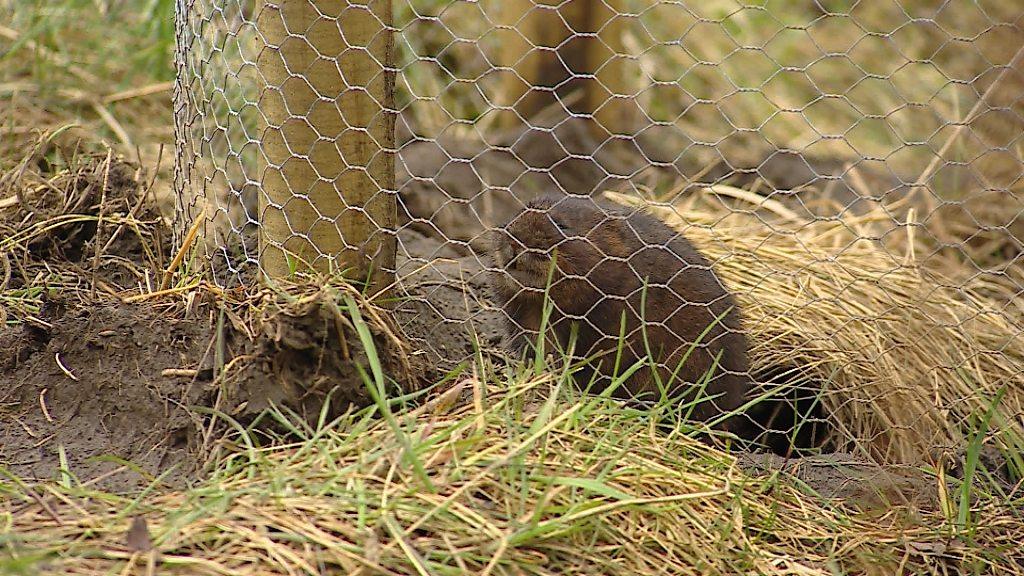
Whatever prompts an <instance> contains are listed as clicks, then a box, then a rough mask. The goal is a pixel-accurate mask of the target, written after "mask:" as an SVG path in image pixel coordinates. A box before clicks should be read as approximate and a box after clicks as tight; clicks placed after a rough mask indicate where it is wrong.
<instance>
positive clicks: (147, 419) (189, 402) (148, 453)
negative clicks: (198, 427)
mask: <svg viewBox="0 0 1024 576" xmlns="http://www.w3.org/2000/svg"><path fill="white" fill-rule="evenodd" d="M40 316H41V318H40V320H42V321H43V322H45V323H46V324H48V327H39V326H35V325H21V326H15V327H11V328H6V329H3V330H0V357H2V358H5V362H4V363H3V364H2V365H0V374H2V375H0V381H3V383H4V384H3V385H2V386H0V390H2V392H0V462H2V464H3V466H5V467H6V468H8V469H9V470H10V471H11V472H13V473H14V474H16V475H19V476H23V477H30V478H54V477H57V475H58V474H59V469H60V468H61V466H62V465H61V461H62V460H65V461H66V465H67V469H68V471H69V472H70V473H71V474H73V475H74V476H75V477H76V478H78V479H79V480H81V481H86V480H90V479H99V481H98V484H99V485H101V486H104V487H107V488H115V489H119V488H125V487H128V486H133V485H137V484H139V483H140V482H141V483H145V482H148V481H149V480H150V479H151V478H152V477H154V476H157V475H159V474H161V473H167V474H168V475H167V477H166V480H167V481H169V482H172V483H175V482H178V481H180V480H181V479H183V478H185V477H186V476H187V474H188V473H189V472H190V470H189V465H188V463H187V459H186V457H185V456H186V452H187V445H188V432H189V430H190V429H191V426H192V420H191V416H190V415H189V412H188V411H187V410H186V409H185V407H187V406H193V405H197V404H201V403H203V402H204V401H205V398H207V397H208V396H209V390H208V389H207V388H206V386H204V385H203V383H200V382H187V383H184V384H183V383H182V382H181V380H180V379H179V378H174V377H169V376H165V375H163V373H164V371H165V370H175V369H179V368H181V367H183V366H192V365H194V364H195V363H196V361H197V360H198V359H201V358H203V357H204V353H205V350H206V348H207V344H208V341H209V333H210V326H209V322H208V321H206V320H205V319H204V318H202V317H195V318H188V319H179V318H173V317H169V316H168V315H167V314H165V313H163V312H162V311H161V310H160V309H159V308H157V307H152V306H142V305H126V304H116V303H99V304H97V305H95V306H91V307H80V306H77V305H74V304H70V303H68V302H67V301H62V300H56V301H52V302H47V303H46V304H45V305H44V306H43V310H42V312H41V314H40ZM118 459H120V460H123V461H128V462H131V463H132V464H133V465H134V466H137V471H136V472H131V471H128V470H125V469H124V468H123V467H122V462H119V461H118ZM172 468H173V469H172Z"/></svg>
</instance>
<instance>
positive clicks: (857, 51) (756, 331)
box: [174, 0, 1024, 453]
mask: <svg viewBox="0 0 1024 576" xmlns="http://www.w3.org/2000/svg"><path fill="white" fill-rule="evenodd" d="M176 22H177V25H176V34H177V51H176V65H177V71H178V75H177V83H176V88H175V94H174V111H175V129H176V149H177V169H176V190H177V194H178V204H177V215H178V218H177V222H176V227H177V236H178V239H179V242H180V241H183V239H184V238H186V237H187V236H189V234H188V232H190V231H195V232H198V234H197V237H198V240H197V246H198V248H199V255H200V256H201V257H202V259H201V261H202V262H203V263H204V264H203V265H204V266H207V267H208V270H209V272H210V274H211V277H212V278H213V280H214V281H215V282H217V283H218V284H221V285H225V286H232V285H237V284H250V283H252V282H253V281H255V280H256V279H257V278H258V277H259V272H261V271H262V272H267V273H271V274H272V275H273V274H276V273H280V271H281V270H282V269H285V270H290V269H294V268H295V265H296V262H297V261H306V262H312V263H313V264H314V265H315V266H320V267H321V268H322V267H323V266H335V267H336V268H338V269H341V268H345V267H346V266H353V265H354V266H356V267H357V268H359V267H361V266H364V265H365V264H366V263H367V262H369V263H372V264H371V265H372V266H373V267H374V268H375V269H376V270H377V271H378V272H379V273H383V274H384V275H385V277H386V278H388V279H389V281H390V278H391V277H392V275H393V277H394V278H395V284H396V286H397V287H398V288H399V289H400V292H401V293H402V295H403V299H402V304H400V305H399V307H398V309H397V310H396V317H397V318H398V319H399V321H400V323H402V324H403V326H405V327H406V328H408V329H409V332H410V338H411V339H412V340H413V341H414V344H416V345H417V347H418V348H419V350H420V352H421V353H423V354H426V355H427V356H428V358H430V359H431V361H433V362H435V363H438V364H446V365H451V364H454V363H457V362H460V361H462V360H465V359H467V358H470V357H472V355H473V353H474V347H473V343H472V341H471V339H467V337H466V335H467V334H469V335H472V336H473V338H475V339H476V341H477V342H479V343H480V344H481V345H483V346H485V347H493V346H497V345H498V344H499V340H500V333H501V326H502V316H503V315H505V312H504V311H503V310H502V309H501V307H500V306H498V303H497V302H496V301H495V298H493V297H492V296H493V294H492V293H491V291H490V289H489V288H488V278H490V277H491V274H493V273H494V272H495V271H496V269H497V267H498V266H497V264H496V263H495V260H494V257H493V256H492V243H493V240H494V238H495V236H494V231H495V230H498V229H501V228H502V227H503V226H504V225H505V223H506V222H508V221H509V220H510V219H512V217H513V216H515V215H516V214H517V213H518V212H519V211H520V210H521V209H522V208H523V206H524V205H525V204H526V203H527V202H528V201H529V200H530V199H532V198H534V197H536V196H538V195H540V194H543V193H554V194H556V195H557V194H561V195H581V196H601V197H603V198H605V199H607V200H609V201H612V202H614V203H617V204H618V205H621V206H634V207H636V206H639V204H637V203H638V202H640V201H642V202H643V205H644V206H646V207H647V210H648V211H650V212H653V213H654V214H655V215H656V216H657V217H658V219H659V220H661V221H663V222H665V223H667V224H668V225H670V226H672V227H673V229H674V230H675V231H677V232H682V233H683V234H685V235H686V237H687V238H689V239H690V240H691V241H692V242H693V243H694V245H696V246H697V248H698V249H700V251H701V252H702V253H703V254H704V255H705V256H706V257H707V259H708V261H709V262H710V263H711V264H712V265H713V267H714V270H715V272H716V274H717V275H718V277H719V278H720V279H721V281H722V282H723V283H724V284H725V285H726V286H727V287H728V288H729V289H730V291H732V292H733V293H734V294H735V296H736V299H737V303H738V304H739V307H740V310H741V311H742V316H743V331H744V332H745V333H746V334H747V336H748V339H749V346H750V362H751V365H750V371H751V372H752V373H753V374H755V376H756V377H757V379H758V380H759V381H762V382H774V383H779V382H786V383H788V384H789V385H793V384H794V383H803V384H807V385H808V386H809V387H811V388H812V389H813V390H814V391H815V394H817V395H816V396H815V398H813V399H810V400H804V401H801V402H802V404H801V405H802V406H804V408H805V409H806V413H801V414H800V415H798V417H796V420H800V421H808V420H812V421H813V420H815V419H816V418H818V417H816V416H810V415H809V414H811V413H812V412H814V410H815V408H816V407H817V408H821V407H822V406H824V407H825V408H827V411H828V413H830V414H840V415H842V414H849V415H853V416H857V415H860V414H862V413H863V412H865V411H867V410H868V408H867V407H868V406H872V410H874V411H876V412H878V415H877V417H874V418H854V417H850V418H846V419H844V418H838V419H833V421H832V425H833V426H835V422H836V421H838V422H847V423H849V422H856V423H857V424H856V425H854V424H850V428H849V429H845V430H840V432H842V433H843V434H845V435H846V436H847V437H851V438H859V439H862V440H863V439H867V440H868V441H874V440H878V441H879V442H880V443H881V444H882V445H883V446H884V448H883V451H886V452H887V453H902V451H905V450H909V449H907V448H906V446H904V445H903V444H906V443H907V442H909V443H914V442H917V443H918V444H925V445H936V444H942V443H943V442H947V441H952V440H951V439H953V440H955V438H956V437H957V436H956V432H955V430H956V429H958V427H959V426H960V425H961V424H963V423H965V422H967V421H969V420H970V419H971V418H975V417H976V412H977V409H978V407H979V406H984V405H985V403H986V402H990V401H991V398H992V397H993V396H994V395H995V394H996V392H997V391H998V390H999V389H1000V387H1002V386H1004V385H1007V384H1011V383H1013V382H1015V381H1017V380H1019V379H1020V378H1021V377H1024V372H1022V350H1021V345H1020V340H1021V338H1020V335H1021V325H1022V322H1021V318H1022V317H1024V316H1022V315H1024V304H1022V303H1021V298H1020V297H1019V296H1020V294H1021V292H1022V291H1024V273H1022V268H1021V261H1020V260H1021V256H1020V254H1021V246H1022V244H1021V243H1022V241H1024V199H1022V198H1024V197H1022V194H1024V180H1022V174H1024V164H1022V161H1021V158H1022V154H1021V152H1022V146H1024V141H1022V134H1024V99H1022V95H1024V90H1022V88H1024V72H1022V71H1024V67H1022V47H1024V29H1022V15H1021V12H1020V10H1019V8H1017V7H1015V6H1014V2H1010V1H996V0H991V1H987V2H982V1H977V2H934V1H925V0H902V1H894V0H879V1H874V0H872V1H870V2H865V1H860V2H858V1H853V0H845V1H843V0H837V1H828V2H826V1H824V0H809V1H806V2H771V1H769V2H763V1H761V2H755V1H750V2H743V1H738V0H702V1H696V0H693V1H691V0H685V1H654V0H563V1H561V2H558V1H541V0H534V1H524V0H501V1H499V0H488V1H485V0H480V1H460V0H395V1H394V2H390V1H379V0H367V1H364V2H346V1H343V0H265V1H260V0H179V2H178V3H177V14H176ZM570 218H575V216H570ZM596 228H598V227H594V226H590V227H589V228H588V229H586V230H577V231H576V232H575V233H576V234H577V235H581V236H587V234H588V233H589V232H593V230H595V229H596ZM538 233H539V232H538ZM646 239H647V238H641V240H646ZM601 242H603V241H597V243H599V244H600V243H601ZM526 243H527V244H529V242H526ZM590 245H591V246H594V242H593V238H591V243H590ZM626 245H627V246H632V244H629V243H627V244H626ZM537 246H539V244H538V245H536V246H534V247H535V248H536V247H537ZM528 247H529V246H527V248H528ZM598 248H600V249H601V251H602V252H603V253H606V254H605V256H606V261H612V262H619V263H623V262H625V263H626V264H627V265H626V266H625V267H623V266H620V267H618V268H612V269H613V270H615V271H617V272H621V273H624V274H626V275H627V276H628V275H630V274H632V275H634V276H636V277H637V278H640V277H642V276H644V275H645V274H646V275H648V276H650V273H651V272H652V269H657V270H658V271H659V274H662V276H663V275H664V273H665V270H668V271H669V272H671V274H670V276H671V278H675V277H676V276H677V275H678V274H679V272H678V270H677V269H679V268H680V267H681V264H680V262H679V261H678V260H676V261H671V260H669V261H664V262H663V261H658V260H655V262H654V263H653V264H652V263H651V262H647V263H646V264H639V263H638V262H639V260H637V261H636V262H633V261H631V260H630V256H631V255H629V254H625V255H623V254H617V253H612V252H613V251H612V250H611V249H606V247H605V246H603V245H602V246H598ZM637 251H638V252H639V251H642V250H641V249H638V250H637ZM286 254H287V256H286ZM499 264H500V262H499ZM645 267H646V268H645ZM598 268H599V266H597V265H596V264H595V265H594V266H592V267H591V268H590V269H589V270H583V271H578V272H579V275H580V276H582V277H584V278H582V280H583V281H586V282H587V286H588V287H589V289H590V290H594V289H597V288H604V287H607V286H614V283H611V284H609V282H608V281H607V278H603V279H600V280H599V279H595V278H589V277H588V274H589V273H590V272H594V276H599V275H601V274H604V273H605V272H607V270H604V271H603V272H595V270H597V269H598ZM638 269H639V271H638ZM275 271H276V272H275ZM684 274H685V273H684ZM655 276H657V275H655ZM662 276H658V277H659V278H662ZM648 279H649V278H648ZM578 280H580V279H578ZM623 282H626V280H623ZM664 282H667V283H669V284H671V282H672V281H671V280H664ZM667 289H668V290H669V292H672V293H673V294H676V292H673V290H674V289H675V285H670V286H667ZM630 293H631V294H635V291H632V292H630ZM676 295H677V296H679V297H678V298H677V300H678V301H679V306H680V308H682V307H683V306H684V304H683V302H684V300H685V298H683V297H682V296H680V295H678V294H676ZM609 296H611V297H614V298H619V299H620V302H621V303H622V305H621V306H620V307H619V308H616V309H615V310H619V309H629V306H630V305H632V304H635V302H633V300H631V298H632V297H631V296H628V295H625V294H615V295H609ZM705 303H706V302H705ZM558 304H559V303H558V302H556V307H557V305H558ZM561 304H563V305H564V304H565V303H564V302H563V303H561ZM691 304H692V303H691ZM697 304H701V302H697ZM570 315H571V314H570ZM577 317H578V318H581V319H582V320H583V321H584V323H586V322H590V323H591V324H590V327H591V328H592V329H596V328H595V325H594V324H593V318H592V316H590V317H588V316H587V315H586V314H585V313H582V312H579V311H577ZM660 327H661V328H663V329H667V330H668V331H669V332H671V331H672V330H673V329H674V326H673V325H672V323H671V322H670V321H669V320H665V318H662V320H661V323H660ZM676 336H678V338H679V339H685V338H683V336H679V335H676ZM667 338H668V339H669V340H671V339H672V338H671V337H667ZM822 388H824V389H830V390H836V391H837V393H836V394H835V395H834V396H833V397H826V398H821V394H820V393H818V391H820V390H821V389H822ZM812 396H814V395H813V394H812ZM1003 398H1004V400H1003V402H1004V406H1005V410H1004V411H1003V412H1000V418H1002V420H1001V422H1002V424H1001V425H1002V426H1003V427H1004V428H1006V429H1013V427H1014V426H1020V422H1021V406H1020V398H1018V397H1017V396H1016V394H1015V393H1014V392H1013V391H1011V392H1010V393H1007V394H1006V395H1005V396H1004V397H1003ZM879 406H881V408H878V407H879ZM815 413H817V412H815ZM840 427H841V426H840ZM779 429H780V430H782V429H784V430H787V431H790V432H792V430H791V429H792V426H789V427H788V428H785V427H780V428H779ZM894 430H895V431H899V432H900V435H899V437H898V438H897V437H896V436H894V435H893V431H894ZM908 439H909V440H908ZM901 442H902V443H903V444H901Z"/></svg>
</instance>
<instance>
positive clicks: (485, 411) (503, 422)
mask: <svg viewBox="0 0 1024 576" xmlns="http://www.w3.org/2000/svg"><path fill="white" fill-rule="evenodd" d="M568 389H569V385H568V384H567V383H566V380H565V379H562V380H557V379H553V378H552V377H551V376H542V377H529V376H523V377H517V378H514V379H513V380H512V381H509V380H507V379H498V380H496V381H495V382H494V383H493V384H488V383H485V382H483V381H481V380H479V379H475V378H466V379H464V380H462V381H460V382H459V383H458V384H456V386H455V388H454V390H453V391H449V392H448V393H445V394H442V396H441V397H437V398H435V399H434V400H433V401H430V402H427V403H425V404H424V405H422V406H421V407H419V408H417V409H415V410H410V411H405V412H402V413H400V414H396V416H397V418H398V420H399V424H400V426H401V429H402V431H403V433H404V434H406V435H407V436H406V438H407V439H408V440H411V445H412V449H411V450H412V452H411V454H412V456H413V457H414V458H415V459H417V460H418V462H419V463H420V464H421V465H422V468H423V470H425V472H426V473H427V474H428V475H429V477H430V479H431V483H432V486H433V488H434V489H428V488H427V487H426V486H424V485H423V484H422V483H421V482H420V481H419V480H418V476H417V475H415V474H413V473H412V472H411V469H410V467H409V466H407V465H406V464H403V462H405V461H406V460H407V459H408V457H409V455H410V452H409V450H410V448H409V444H408V443H407V442H403V441H401V440H400V438H399V435H397V434H395V433H394V431H393V429H392V427H390V426H389V425H388V424H386V423H385V422H383V421H382V420H381V419H379V418H374V417H370V418H362V417H360V416H354V417H353V416H348V417H344V418H342V419H340V420H339V421H338V422H337V423H335V424H334V425H333V426H330V427H327V428H323V429H318V430H315V431H310V439H308V440H306V441H303V442H300V443H296V444H291V445H284V446H278V447H273V448H267V449H261V448H257V447H255V446H252V445H249V447H248V448H247V449H246V450H244V451H242V452H240V453H236V454H235V455H234V456H231V457H229V458H228V459H227V460H225V461H224V462H223V463H222V468H221V469H220V470H219V471H218V472H217V473H216V474H215V475H214V477H213V478H211V479H210V480H209V481H207V482H204V484H203V485H201V486H199V487H197V488H194V489H191V490H188V491H177V492H166V493H158V494H153V495H150V496H148V497H145V498H143V499H140V500H133V499H131V498H121V497H117V496H113V495H109V494H100V493H94V492H90V491H89V490H88V489H86V488H84V487H83V488H77V487H76V488H61V487H59V486H57V485H45V486H40V487H38V488H36V490H40V491H41V492H38V493H37V492H32V490H33V489H25V492H23V493H21V492H20V491H19V490H18V489H17V488H16V487H15V486H13V485H12V486H10V488H12V491H11V496H9V497H8V498H7V499H5V500H0V512H3V513H4V516H5V517H6V518H7V519H8V525H7V529H8V530H9V535H8V537H7V538H6V540H5V541H6V544H5V546H7V547H8V548H7V549H8V551H11V552H13V556H12V558H21V559H25V560H26V561H28V560H29V559H32V558H36V559H37V560H38V559H39V558H40V554H41V555H42V556H43V557H45V558H46V564H48V565H49V566H50V567H51V568H53V569H55V570H56V571H59V572H60V573H62V574H68V575H79V574H82V575H84V574H99V573H104V574H111V573H114V574H116V573H120V574H147V573H150V574H151V573H159V574H190V575H207V574H225V575H226V574H232V575H256V574H361V575H370V574H419V575H430V574H436V575H440V574H452V575H454V574H494V575H498V574H538V575H539V574H686V575H689V574H693V575H696V574H741V573H742V574H746V573H751V574H753V573H757V574H773V575H774V574H779V575H781V574H801V575H819V574H820V575H825V574H834V573H879V574H882V573H889V574H892V573H898V572H900V571H901V569H904V570H907V571H910V572H914V573H936V574H937V573H944V571H948V570H949V569H951V568H952V569H956V567H958V566H959V567H967V566H973V567H976V568H979V569H981V570H982V571H984V570H985V569H986V568H987V569H990V570H994V571H996V572H998V571H999V570H1000V569H1012V563H1013V562H1015V561H1019V560H1020V553H1019V548H1018V547H1016V545H1015V543H1016V542H1019V540H1020V538H1021V537H1024V532H1022V530H1021V525H1020V523H1019V522H1017V521H1015V520H1013V518H1012V517H1010V516H1007V515H1006V514H1005V512H1001V511H1000V510H999V508H998V507H997V506H995V505H994V504H993V503H992V502H990V501H986V502H980V501H979V502H978V503H976V505H975V506H974V508H973V512H972V518H973V519H975V524H974V527H973V528H971V529H970V534H969V536H970V538H969V542H970V543H969V544H968V543H966V542H967V540H963V539H961V538H959V537H957V534H958V533H959V532H958V530H957V529H956V528H955V527H954V526H953V525H952V524H951V523H950V522H949V521H947V520H946V519H944V517H942V516H941V515H939V514H925V516H924V517H922V518H920V520H921V521H920V522H918V523H913V522H912V523H910V524H907V523H906V522H905V517H904V512H903V511H899V510H896V509H891V510H885V511H883V513H882V516H881V517H878V518H875V519H872V520H867V519H857V518H856V517H852V516H849V515H847V513H846V512H844V511H843V510H842V509H841V508H837V507H833V506H830V505H828V504H826V503H823V502H822V501H821V500H818V499H816V498H812V497H808V496H806V495H804V494H802V493H800V492H799V491H798V490H797V489H795V488H793V487H792V486H790V485H787V484H785V483H782V482H779V481H778V479H777V478H775V477H762V478H751V477H749V476H746V475H745V474H743V473H742V472H741V470H740V469H739V468H738V467H737V465H736V461H735V459H734V458H733V457H732V456H729V455H727V454H725V453H722V452H719V451H717V450H715V449H713V448H710V447H708V446H705V445H704V444H701V443H699V442H696V441H694V440H692V439H690V438H688V437H686V436H685V435H683V434H679V433H675V434H665V433H664V432H662V431H658V430H656V429H655V428H653V427H652V426H651V425H650V423H649V422H648V421H647V420H646V419H645V418H644V417H643V416H641V415H637V414H632V415H630V414H629V413H628V412H623V411H622V410H621V408H619V407H618V405H617V404H616V403H615V402H614V401H612V400H606V399H599V398H589V399H585V400H582V401H575V402H567V401H566V395H567V391H568ZM461 395H466V396H472V397H474V398H476V399H477V401H473V402H453V400H454V397H456V396H461ZM453 405H454V406H456V407H455V408H454V409H453V408H452V406H453ZM243 440H244V438H243ZM242 444H243V445H245V444H246V443H245V442H243V443H242ZM19 494H20V495H19ZM40 502H43V503H46V505H45V506H44V505H41V504H40ZM138 516H142V517H144V518H145V520H146V523H145V526H148V531H149V534H148V536H149V538H148V539H147V538H145V536H146V535H145V534H138V532H139V529H138V527H139V526H142V522H141V521H138V520H133V518H136V517H138ZM130 527H134V528H132V529H130ZM132 542H141V543H143V544H145V545H144V546H138V545H133V544H132ZM150 546H152V547H153V549H152V550H150V549H149V547H150Z"/></svg>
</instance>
